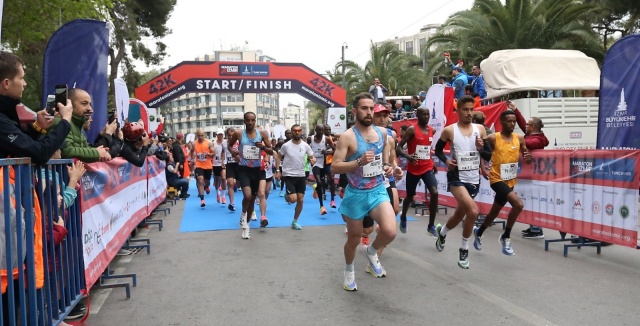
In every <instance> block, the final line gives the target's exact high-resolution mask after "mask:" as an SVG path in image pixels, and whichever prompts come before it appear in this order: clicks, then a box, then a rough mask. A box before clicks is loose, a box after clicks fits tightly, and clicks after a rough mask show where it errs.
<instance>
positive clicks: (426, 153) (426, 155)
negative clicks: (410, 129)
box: [415, 145, 431, 160]
mask: <svg viewBox="0 0 640 326" xmlns="http://www.w3.org/2000/svg"><path fill="white" fill-rule="evenodd" d="M415 156H416V158H417V159H419V160H428V159H430V158H431V146H425V145H416V153H415Z"/></svg>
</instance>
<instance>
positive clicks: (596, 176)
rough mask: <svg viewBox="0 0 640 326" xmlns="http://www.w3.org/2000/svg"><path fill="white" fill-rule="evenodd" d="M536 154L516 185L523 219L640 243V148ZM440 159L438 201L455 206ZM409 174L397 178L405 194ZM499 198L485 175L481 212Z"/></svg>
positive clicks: (580, 233)
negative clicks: (400, 178)
mask: <svg viewBox="0 0 640 326" xmlns="http://www.w3.org/2000/svg"><path fill="white" fill-rule="evenodd" d="M532 154H533V156H534V158H535V159H536V160H539V161H538V162H537V163H532V164H524V165H523V164H520V170H519V174H518V183H517V184H516V186H515V191H516V192H517V193H518V196H519V197H520V199H522V201H523V202H524V211H523V212H522V213H521V214H520V216H519V217H518V222H521V223H526V224H533V225H538V226H542V227H545V228H550V229H554V230H558V231H563V232H566V233H569V234H575V235H578V236H583V237H587V238H591V239H594V240H600V241H605V242H610V243H614V244H618V245H623V246H628V247H632V248H636V245H637V233H638V188H639V184H640V173H638V168H639V167H640V166H639V165H638V164H639V163H638V159H640V153H638V152H634V151H603V150H578V151H568V150H537V151H533V152H532ZM437 161H438V160H437V159H436V160H434V163H436V164H437V166H438V168H439V172H438V173H437V174H436V179H437V180H438V191H439V204H440V205H444V206H449V207H456V206H457V203H456V201H455V199H454V198H453V196H452V195H451V193H449V192H447V180H446V178H447V177H446V168H445V167H444V166H443V165H442V164H441V163H440V162H437ZM600 167H602V170H600ZM405 173H406V172H405ZM405 178H406V176H405V177H404V178H403V179H402V180H399V181H396V185H397V187H398V192H399V193H400V195H401V196H404V195H406V188H405V187H406V186H405ZM416 192H417V194H416V197H415V199H416V200H424V199H425V187H424V184H423V183H422V182H420V183H419V184H418V187H417V189H416ZM494 198H495V192H494V191H493V190H492V189H491V187H490V186H489V182H488V181H487V180H485V179H483V178H481V179H480V191H479V193H478V196H477V197H476V198H475V201H476V203H477V204H478V208H479V210H480V212H481V213H482V214H487V213H488V212H489V209H490V208H491V205H492V204H493V200H494ZM508 213H509V204H507V205H506V206H505V207H504V208H503V209H502V210H501V211H500V214H499V217H501V218H505V219H506V217H507V214H508Z"/></svg>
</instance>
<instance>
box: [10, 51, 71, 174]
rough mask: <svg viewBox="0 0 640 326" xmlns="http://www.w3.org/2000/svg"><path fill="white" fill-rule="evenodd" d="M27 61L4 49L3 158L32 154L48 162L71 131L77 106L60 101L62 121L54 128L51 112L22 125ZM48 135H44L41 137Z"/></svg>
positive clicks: (38, 114) (35, 160)
mask: <svg viewBox="0 0 640 326" xmlns="http://www.w3.org/2000/svg"><path fill="white" fill-rule="evenodd" d="M23 64H24V62H23V61H22V59H21V58H20V57H18V56H16V55H15V54H12V53H9V52H4V51H3V52H0V139H1V140H2V146H0V158H7V157H9V156H11V157H30V158H31V161H32V162H33V163H36V164H45V163H47V162H48V161H49V159H50V158H51V156H53V153H54V152H55V151H56V150H57V149H58V148H60V146H61V145H62V143H63V142H64V139H65V137H66V136H67V134H68V133H69V131H70V130H71V125H70V122H71V113H72V111H73V107H72V106H71V102H70V101H67V103H66V106H64V105H62V104H58V111H59V112H60V114H59V116H60V118H61V121H63V122H61V123H59V124H58V126H57V127H56V128H52V129H50V130H49V132H47V129H49V127H50V126H51V123H52V121H51V120H49V119H47V117H46V116H47V112H46V111H45V110H42V111H40V112H38V113H37V115H36V121H35V122H30V123H27V124H26V127H25V128H21V126H20V124H21V123H20V119H19V118H18V112H17V109H16V106H17V105H18V104H20V99H21V98H22V92H23V91H24V87H25V86H26V85H27V83H26V82H25V81H24V68H23ZM43 134H44V137H41V136H42V135H43Z"/></svg>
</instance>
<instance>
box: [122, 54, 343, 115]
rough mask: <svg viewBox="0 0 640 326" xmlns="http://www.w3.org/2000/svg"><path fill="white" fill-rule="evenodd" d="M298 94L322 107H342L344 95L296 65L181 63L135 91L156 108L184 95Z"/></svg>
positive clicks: (331, 83)
mask: <svg viewBox="0 0 640 326" xmlns="http://www.w3.org/2000/svg"><path fill="white" fill-rule="evenodd" d="M193 92H197V93H226V92H243V93H298V94H300V95H301V96H303V97H305V98H307V99H309V100H311V101H313V102H315V103H318V104H321V105H323V106H326V107H345V102H346V91H345V90H344V89H343V88H341V87H339V86H337V85H336V84H334V83H333V82H331V81H329V80H328V79H326V78H324V77H322V76H321V75H319V74H318V73H316V72H314V71H313V70H311V69H309V68H308V67H307V66H305V65H303V64H299V63H275V62H260V63H238V62H201V61H194V62H187V61H185V62H182V63H180V64H178V65H177V66H175V67H173V68H171V69H169V70H168V71H166V72H165V73H163V74H161V75H160V76H158V77H156V78H155V79H153V80H151V81H149V82H147V83H145V84H143V85H142V86H140V87H138V88H136V91H135V96H136V98H138V99H140V100H142V101H143V102H144V103H145V104H146V105H147V106H148V107H159V106H161V105H162V104H164V103H167V102H168V101H171V100H172V99H174V98H176V97H178V96H180V95H182V94H185V93H193Z"/></svg>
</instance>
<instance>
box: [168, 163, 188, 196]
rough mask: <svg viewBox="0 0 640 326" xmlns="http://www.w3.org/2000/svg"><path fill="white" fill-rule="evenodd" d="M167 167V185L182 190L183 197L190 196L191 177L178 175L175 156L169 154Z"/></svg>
mask: <svg viewBox="0 0 640 326" xmlns="http://www.w3.org/2000/svg"><path fill="white" fill-rule="evenodd" d="M167 158H168V161H167V167H166V170H165V172H166V176H167V185H169V187H173V188H176V189H177V190H178V191H179V192H180V198H181V199H187V198H189V196H190V195H189V179H187V178H182V177H180V175H178V171H177V170H176V163H175V162H174V161H173V156H172V155H168V156H167Z"/></svg>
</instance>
